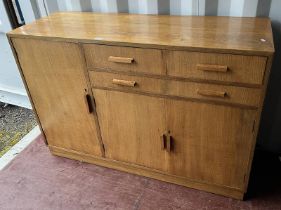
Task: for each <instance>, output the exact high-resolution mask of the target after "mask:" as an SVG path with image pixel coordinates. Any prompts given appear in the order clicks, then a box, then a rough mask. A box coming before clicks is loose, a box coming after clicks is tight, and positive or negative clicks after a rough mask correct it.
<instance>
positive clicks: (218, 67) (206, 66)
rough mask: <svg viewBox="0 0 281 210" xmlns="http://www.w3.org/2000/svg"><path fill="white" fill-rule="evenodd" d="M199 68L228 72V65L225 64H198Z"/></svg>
mask: <svg viewBox="0 0 281 210" xmlns="http://www.w3.org/2000/svg"><path fill="white" fill-rule="evenodd" d="M197 69H198V70H202V71H209V72H227V69H228V67H227V66H224V65H211V64H197Z"/></svg>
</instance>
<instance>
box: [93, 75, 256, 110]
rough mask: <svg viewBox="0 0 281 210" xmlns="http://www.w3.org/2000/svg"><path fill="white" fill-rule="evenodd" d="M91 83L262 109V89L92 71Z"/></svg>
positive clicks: (111, 87) (125, 89) (108, 87)
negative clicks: (260, 103)
mask: <svg viewBox="0 0 281 210" xmlns="http://www.w3.org/2000/svg"><path fill="white" fill-rule="evenodd" d="M90 80H91V84H92V87H93V88H101V89H115V90H121V91H136V92H141V93H148V94H158V95H165V96H172V97H181V98H189V99H200V100H205V101H214V102H216V101H217V102H223V103H230V104H236V105H244V106H248V107H252V108H257V107H258V106H259V102H260V92H261V91H260V89H259V88H246V87H235V86H227V85H214V84H204V83H197V82H186V81H176V80H165V79H156V78H148V77H143V76H128V75H120V74H115V73H107V72H98V71H91V72H90Z"/></svg>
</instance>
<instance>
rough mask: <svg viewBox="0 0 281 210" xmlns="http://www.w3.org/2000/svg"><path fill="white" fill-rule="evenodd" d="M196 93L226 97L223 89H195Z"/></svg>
mask: <svg viewBox="0 0 281 210" xmlns="http://www.w3.org/2000/svg"><path fill="white" fill-rule="evenodd" d="M197 94H199V95H202V96H210V97H219V98H224V97H226V95H227V93H226V92H224V91H213V90H197Z"/></svg>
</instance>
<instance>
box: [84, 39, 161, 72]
mask: <svg viewBox="0 0 281 210" xmlns="http://www.w3.org/2000/svg"><path fill="white" fill-rule="evenodd" d="M83 48H84V51H85V56H86V61H87V66H88V68H90V69H91V68H101V69H114V70H118V71H130V72H143V73H149V74H157V75H160V74H165V72H166V69H165V66H164V61H163V59H162V52H161V50H155V49H141V48H133V47H116V46H105V45H93V44H85V45H83ZM112 57H113V58H112ZM113 60H114V61H115V62H112V61H113ZM117 60H118V62H116V61H117ZM120 61H122V62H120ZM129 61H130V62H129Z"/></svg>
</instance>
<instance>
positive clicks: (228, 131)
mask: <svg viewBox="0 0 281 210" xmlns="http://www.w3.org/2000/svg"><path fill="white" fill-rule="evenodd" d="M255 114H256V111H255V110H246V109H240V108H235V107H230V106H221V105H213V104H205V103H196V102H188V101H179V100H167V101H166V116H165V118H166V119H167V122H168V130H170V135H171V139H172V145H173V148H172V151H171V152H169V154H170V155H169V169H168V172H169V173H171V174H174V175H178V176H184V177H188V178H190V179H192V180H198V181H202V182H206V183H213V184H217V185H223V186H230V187H233V188H237V189H244V188H243V187H244V176H245V172H246V171H247V167H248V165H247V163H248V160H249V155H250V151H251V147H252V143H253V123H254V119H255Z"/></svg>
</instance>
